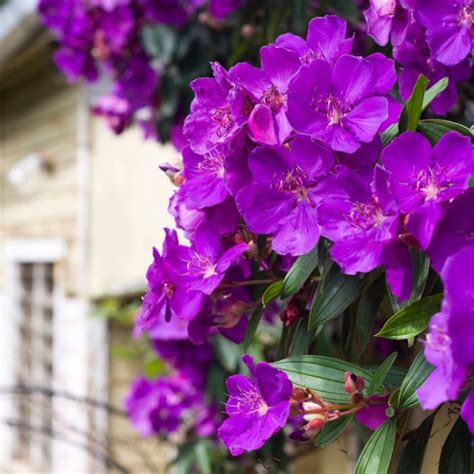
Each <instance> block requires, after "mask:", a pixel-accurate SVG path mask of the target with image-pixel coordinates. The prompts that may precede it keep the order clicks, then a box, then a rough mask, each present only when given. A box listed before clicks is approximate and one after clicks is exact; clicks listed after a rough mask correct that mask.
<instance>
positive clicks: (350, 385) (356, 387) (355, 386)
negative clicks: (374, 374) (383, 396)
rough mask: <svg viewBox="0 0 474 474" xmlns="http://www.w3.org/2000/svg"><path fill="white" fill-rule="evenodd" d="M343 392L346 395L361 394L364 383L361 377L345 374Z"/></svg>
mask: <svg viewBox="0 0 474 474" xmlns="http://www.w3.org/2000/svg"><path fill="white" fill-rule="evenodd" d="M344 380H345V383H344V390H345V391H346V392H347V393H354V392H361V391H362V390H364V387H365V381H364V379H363V378H362V377H358V376H357V375H356V374H353V373H352V372H346V373H345V374H344Z"/></svg>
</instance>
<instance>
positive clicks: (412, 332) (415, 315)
mask: <svg viewBox="0 0 474 474" xmlns="http://www.w3.org/2000/svg"><path fill="white" fill-rule="evenodd" d="M442 300H443V294H442V293H439V294H437V295H433V296H428V297H427V298H423V299H422V300H420V301H417V302H416V303H413V304H411V305H410V306H407V307H406V308H404V309H402V310H400V311H399V312H398V313H395V314H394V315H393V316H392V317H391V318H390V319H389V320H388V321H387V322H386V323H385V324H384V326H383V327H382V329H381V330H380V331H379V332H378V333H377V334H376V335H375V336H376V337H383V338H385V339H393V340H402V339H409V338H411V337H415V336H418V334H420V333H422V332H423V331H424V330H425V329H426V328H427V327H428V324H429V322H430V319H431V317H432V316H433V314H435V313H437V312H438V311H439V309H440V306H441V301H442Z"/></svg>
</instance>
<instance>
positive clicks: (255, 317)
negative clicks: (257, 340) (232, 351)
mask: <svg viewBox="0 0 474 474" xmlns="http://www.w3.org/2000/svg"><path fill="white" fill-rule="evenodd" d="M262 314H263V305H261V304H260V305H258V306H257V308H256V309H255V311H254V312H253V314H252V316H251V317H250V321H249V325H248V327H247V332H246V333H245V339H244V342H243V344H242V349H243V351H244V352H246V351H247V349H248V348H249V346H250V344H251V343H252V340H253V337H254V336H255V333H256V332H257V328H258V325H259V324H260V320H261V319H262Z"/></svg>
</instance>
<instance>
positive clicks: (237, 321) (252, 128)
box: [135, 6, 474, 455]
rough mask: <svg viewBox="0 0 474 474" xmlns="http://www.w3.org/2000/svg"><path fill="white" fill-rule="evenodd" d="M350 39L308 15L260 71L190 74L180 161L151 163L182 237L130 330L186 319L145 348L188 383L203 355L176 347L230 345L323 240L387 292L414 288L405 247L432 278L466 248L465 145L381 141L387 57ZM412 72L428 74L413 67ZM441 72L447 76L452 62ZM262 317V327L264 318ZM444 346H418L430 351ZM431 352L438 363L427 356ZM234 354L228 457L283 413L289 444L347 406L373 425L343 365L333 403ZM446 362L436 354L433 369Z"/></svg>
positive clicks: (343, 29) (246, 67)
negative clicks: (165, 185)
mask: <svg viewBox="0 0 474 474" xmlns="http://www.w3.org/2000/svg"><path fill="white" fill-rule="evenodd" d="M397 8H399V7H398V6H397ZM400 8H402V7H400ZM397 11H398V10H397ZM405 13H406V12H405ZM397 15H398V13H397ZM412 17H413V15H411V14H410V15H405V14H404V15H403V18H404V19H409V20H410V21H411V19H412ZM393 21H394V22H395V21H398V20H393ZM407 21H408V20H407ZM410 21H408V26H406V28H408V31H407V32H406V36H404V40H403V41H400V43H399V44H398V52H399V53H400V54H402V51H403V48H405V49H406V51H408V49H409V47H410V46H409V45H410V38H411V36H410V35H411V31H412V30H410V28H412V27H413V31H414V28H415V27H416V28H421V27H420V26H419V24H418V23H416V24H415V25H412V24H411V23H410ZM393 34H394V33H393ZM400 34H402V33H401V32H400V31H398V30H397V35H400ZM423 34H424V32H423ZM352 48H353V38H352V37H350V36H348V33H347V25H346V23H345V22H344V20H343V19H341V18H339V17H336V16H326V17H322V18H315V19H313V20H312V21H311V22H310V24H309V28H308V34H307V37H306V39H303V38H301V37H298V36H295V35H292V34H285V35H283V36H280V37H278V38H277V39H276V41H275V42H274V43H273V44H270V45H268V46H265V47H263V48H262V49H261V51H260V59H261V66H260V67H255V66H252V65H250V64H248V63H245V62H242V63H238V64H236V65H235V66H233V67H231V68H230V69H229V70H226V69H225V68H223V67H222V66H221V65H220V64H218V63H213V64H212V71H213V77H206V78H200V79H196V80H195V81H193V82H192V84H191V87H192V89H193V91H194V94H195V98H194V100H193V102H192V104H191V110H190V113H189V115H188V116H187V118H186V119H185V122H184V127H183V132H184V139H183V137H181V142H182V143H183V146H182V157H183V160H182V169H181V168H180V166H176V167H174V166H171V165H164V166H163V169H164V170H165V171H166V172H167V174H168V175H169V176H170V177H171V178H172V181H173V183H175V184H176V185H177V187H178V190H177V191H176V192H175V194H174V196H173V197H172V199H171V202H170V212H171V213H172V214H173V216H174V217H175V219H176V225H177V227H178V228H180V229H182V230H183V231H184V233H185V236H186V238H187V239H189V240H190V244H189V245H182V244H180V243H179V242H178V238H177V234H176V232H174V231H170V230H167V231H166V238H165V242H164V245H163V250H162V252H161V253H159V252H158V251H157V250H156V249H155V250H154V261H153V263H152V264H151V265H150V268H149V270H148V273H147V280H148V291H147V293H146V295H145V296H144V298H143V305H142V308H141V311H140V313H139V315H138V317H137V319H136V322H135V333H136V335H140V334H142V333H148V334H149V335H150V337H151V338H152V339H153V338H154V335H155V334H159V333H160V332H162V331H163V328H164V327H168V330H170V329H169V328H172V327H173V325H182V328H181V329H180V330H182V336H183V338H182V339H180V340H179V341H173V342H169V341H168V342H166V343H164V342H163V341H161V342H160V343H159V344H156V341H155V343H154V345H155V347H156V349H157V351H158V353H159V354H160V355H162V357H164V358H165V359H168V360H172V361H173V362H172V363H174V364H175V365H178V366H181V368H180V369H179V374H180V375H181V376H183V374H186V376H187V377H188V378H189V379H193V377H194V376H195V374H194V375H193V373H192V370H187V371H186V370H185V369H184V368H183V367H185V366H186V363H185V362H183V359H184V360H186V359H187V357H188V356H189V355H190V357H191V359H192V361H196V360H199V357H200V356H199V355H198V354H197V353H195V351H194V350H191V349H188V347H191V346H192V344H197V346H195V347H197V348H201V349H202V348H203V347H204V348H205V347H207V346H208V344H209V341H211V342H212V341H213V340H214V338H215V337H216V336H217V335H222V336H224V337H226V338H227V339H230V340H231V341H233V342H235V343H237V344H239V343H241V342H242V341H243V339H244V336H245V332H246V329H247V326H248V315H249V314H251V313H252V312H254V311H255V310H256V309H258V303H259V300H260V299H261V295H262V293H263V290H265V288H266V287H267V286H268V285H269V284H271V283H273V282H275V281H277V280H278V279H279V278H280V277H279V275H282V274H283V275H284V274H285V272H286V271H287V270H288V268H289V266H290V265H291V264H292V262H293V261H294V259H295V257H297V256H300V255H305V254H307V253H309V252H310V251H311V250H312V249H313V248H314V247H315V246H316V245H317V244H318V242H319V241H320V239H321V238H325V239H327V240H328V241H330V243H331V244H330V256H331V258H332V260H333V261H334V262H336V263H337V264H338V266H339V267H340V269H341V271H342V272H343V273H345V274H348V275H356V274H359V273H369V272H371V271H372V270H375V269H377V268H379V267H381V268H383V269H385V273H386V279H387V282H388V283H389V286H390V289H391V291H392V293H393V294H394V295H395V296H396V297H397V298H398V300H399V301H406V300H409V299H410V297H411V295H412V293H413V287H414V284H413V272H414V266H413V262H412V254H413V253H414V252H425V254H426V255H427V256H429V257H430V258H431V261H432V267H433V269H434V270H436V271H437V272H440V271H441V270H442V269H443V268H445V262H446V260H447V259H448V258H449V257H450V256H451V255H452V254H454V253H456V252H457V251H458V250H460V249H462V248H464V247H468V246H470V245H472V243H470V240H472V235H474V228H473V224H472V219H469V218H468V217H467V215H466V210H469V209H472V207H473V205H474V202H472V200H473V197H474V195H473V192H474V191H473V190H468V188H469V180H470V178H471V177H472V176H473V175H474V155H473V147H472V144H471V141H470V138H469V137H468V136H465V135H462V134H461V133H459V132H457V131H449V132H448V133H445V134H444V135H443V136H442V137H441V138H440V139H439V140H437V141H432V142H430V141H429V140H428V138H426V137H425V136H424V135H423V134H422V133H420V132H414V131H403V132H401V133H398V135H397V136H396V137H395V138H393V139H392V140H391V142H390V143H389V144H388V145H387V144H385V145H384V144H383V142H382V139H381V138H382V134H383V133H384V132H385V131H386V130H387V128H388V127H390V126H391V125H392V124H395V123H397V122H398V121H399V118H400V113H401V109H402V104H400V103H399V102H398V101H396V100H395V99H394V97H393V96H392V95H391V91H392V89H393V87H394V85H395V84H396V81H397V74H396V70H395V63H394V61H393V60H391V59H389V58H387V57H386V56H384V55H383V54H381V53H374V54H371V55H369V56H368V57H362V56H357V55H354V54H351V51H352ZM433 64H434V63H433ZM412 67H413V71H417V74H418V73H420V72H424V70H423V68H422V67H421V66H419V65H418V63H416V61H414V62H413V64H412ZM433 67H436V65H434V66H433ZM440 67H441V69H440V71H441V72H439V74H440V75H441V76H444V75H445V74H448V72H447V69H444V68H445V67H450V68H451V67H453V66H444V65H443V66H440ZM462 67H463V66H460V69H462ZM450 71H452V70H450ZM405 72H406V71H405ZM436 74H438V72H437V73H436ZM448 75H449V74H448ZM401 77H403V71H402V76H401ZM438 77H440V76H439V75H436V78H438ZM407 87H408V86H407ZM410 87H411V86H410ZM448 90H449V89H448ZM439 100H441V101H442V100H443V98H442V97H441V98H440V99H439ZM438 105H439V103H438ZM467 214H468V213H467ZM448 261H449V260H448ZM448 268H449V265H448ZM443 271H444V270H443ZM446 271H447V270H446ZM458 273H459V272H458ZM445 278H447V277H445ZM303 291H304V290H303ZM256 295H257V296H256ZM298 298H300V299H301V300H302V301H300V300H299V299H298ZM309 298H310V293H303V295H300V296H295V297H294V298H292V299H291V300H290V301H289V302H288V305H287V307H286V309H284V311H283V312H282V313H281V314H282V316H281V318H282V320H283V322H284V324H285V325H286V326H291V325H293V324H295V322H296V321H297V320H298V318H299V317H303V316H304V314H305V313H304V311H306V310H305V309H304V307H305V303H306V302H307V300H308V299H309ZM469 304H471V306H472V301H471V303H469ZM446 305H447V303H446ZM453 307H454V306H453V305H452V304H450V306H449V311H451V312H452V311H454V310H453V309H452V308H453ZM460 311H461V310H460ZM267 312H268V313H270V315H268V314H267V316H269V317H270V320H272V319H271V313H274V312H275V311H274V310H273V309H271V308H270V309H268V310H267ZM443 312H444V313H447V312H448V309H447V307H446V308H445V309H444V310H443ZM439 318H440V317H439V316H438V317H436V318H435V320H434V321H435V322H436V321H437V320H438V319H439ZM445 319H447V317H445ZM451 319H452V320H454V319H455V318H454V317H453V316H451V315H450V316H449V320H451ZM446 324H448V323H445V325H444V326H442V327H447V326H446ZM440 327H441V326H440V325H439V324H437V323H436V328H435V327H433V328H432V331H433V332H434V331H438V332H439V331H441V330H440V329H439V328H440ZM453 327H454V323H453ZM450 331H451V330H450ZM454 331H455V330H454V329H452V333H449V334H448V333H447V334H448V336H449V338H453V337H454ZM165 332H167V331H165ZM445 332H446V331H445ZM443 334H444V333H443ZM448 336H446V338H443V344H444V345H443V348H445V347H447V346H446V344H447V343H446V341H447V340H448V339H449V338H448ZM440 340H441V337H438V336H436V337H435V336H433V337H431V336H430V339H429V341H435V342H436V341H437V342H436V344H435V343H433V344H435V345H436V347H437V348H439V347H440V345H439V341H440ZM464 342H465V341H464ZM464 342H463V344H464ZM183 344H184V345H186V348H184V347H182V345H183ZM430 344H431V342H428V344H427V348H429V347H432V346H431V345H430ZM427 350H428V349H427ZM430 350H431V349H430ZM436 350H438V349H436ZM443 350H444V349H443ZM196 351H197V349H196ZM204 352H205V350H204ZM431 353H432V352H430V354H431ZM443 354H445V355H444V356H443V357H451V352H449V351H447V350H446V351H445V352H443ZM446 354H447V355H446ZM452 357H454V355H453V356H452ZM429 359H430V360H431V361H433V363H434V361H435V358H434V356H433V357H431V356H429ZM438 359H439V358H438ZM438 359H436V364H437V365H438ZM443 360H444V359H443ZM449 360H451V359H449ZM244 362H245V363H246V364H247V366H248V367H249V370H250V372H251V376H250V378H247V377H244V376H242V375H234V376H231V377H230V378H229V379H228V381H227V389H228V391H229V394H230V398H229V401H228V402H227V405H226V412H227V414H228V415H229V418H228V419H227V420H226V421H225V422H224V423H223V424H222V426H221V428H220V429H219V435H220V438H221V440H222V441H223V442H224V444H225V445H226V446H227V447H228V448H229V449H230V452H231V453H232V454H234V455H238V454H242V453H243V452H245V451H250V450H254V449H258V448H260V447H261V446H263V444H264V443H265V442H266V441H267V440H268V439H269V438H270V437H271V436H272V435H273V434H274V433H275V432H276V431H278V430H280V429H282V428H283V427H284V426H285V425H286V424H287V422H288V420H289V419H290V420H291V424H292V425H293V426H296V429H295V431H294V433H293V434H292V438H293V439H299V440H304V439H308V438H311V437H313V436H315V435H316V434H317V433H318V432H319V431H320V430H321V429H322V428H323V427H324V426H325V425H326V424H327V423H328V422H330V421H333V420H335V419H337V418H339V417H340V416H343V415H347V414H356V419H357V420H359V421H360V422H361V423H362V424H365V425H366V426H368V427H369V428H371V429H376V428H378V427H379V426H380V425H381V424H382V423H383V422H384V421H385V420H386V419H387V416H386V414H385V412H386V409H387V408H388V404H387V403H388V402H387V400H388V395H387V394H378V395H375V396H371V397H367V396H365V395H364V394H363V389H364V385H363V381H362V379H360V378H358V377H357V376H353V374H350V373H348V374H346V391H347V392H348V393H349V394H350V403H348V404H343V405H335V404H332V403H330V402H328V401H325V400H323V399H321V397H319V395H318V394H317V393H315V392H314V391H313V392H312V391H298V390H297V391H296V392H295V391H294V392H293V395H292V389H291V383H290V381H289V380H288V377H287V376H286V375H285V374H284V373H283V372H281V371H279V370H277V369H275V368H273V367H271V366H270V365H268V364H266V363H263V362H259V363H257V364H256V365H254V363H253V360H251V359H249V358H245V359H244ZM446 364H448V362H442V363H441V362H439V365H440V367H441V366H442V367H443V370H444V367H445V365H446ZM450 364H451V365H450V367H462V372H459V373H460V374H461V375H459V378H458V379H456V380H460V382H459V383H462V381H463V380H465V377H466V373H468V371H469V370H470V369H469V364H471V362H470V361H467V362H466V361H465V360H464V359H462V362H461V360H459V361H457V362H456V364H458V365H453V363H451V362H450ZM463 364H464V365H463ZM190 365H191V366H192V364H190ZM201 365H202V364H201ZM440 370H441V369H440ZM459 370H461V369H459ZM443 373H444V372H443ZM450 376H451V375H450ZM197 384H198V385H199V382H197ZM454 386H455V385H454V384H450V389H451V390H454ZM459 386H460V385H459V384H458V389H459ZM458 389H457V390H458ZM457 393H458V392H457V391H455V393H454V392H453V395H452V396H451V395H450V396H448V398H450V397H451V398H452V397H456V396H457ZM192 399H193V397H190V398H189V397H187V400H192ZM466 403H468V402H466ZM290 412H291V414H292V416H291V417H290Z"/></svg>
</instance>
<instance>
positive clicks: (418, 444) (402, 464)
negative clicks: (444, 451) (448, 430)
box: [397, 412, 436, 474]
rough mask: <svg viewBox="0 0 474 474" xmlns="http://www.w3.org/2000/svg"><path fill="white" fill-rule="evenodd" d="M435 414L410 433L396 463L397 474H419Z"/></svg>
mask: <svg viewBox="0 0 474 474" xmlns="http://www.w3.org/2000/svg"><path fill="white" fill-rule="evenodd" d="M435 416H436V412H435V413H432V414H431V415H430V416H428V417H426V418H425V419H424V420H423V422H422V423H421V424H420V426H419V427H418V428H417V429H416V430H414V431H412V432H411V433H410V435H409V439H408V442H407V444H406V445H405V448H404V449H403V452H402V455H401V457H400V461H399V463H398V468H397V474H420V472H421V468H422V466H423V459H424V457H425V451H426V445H427V444H428V441H429V439H430V434H431V429H432V427H433V421H434V419H435Z"/></svg>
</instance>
